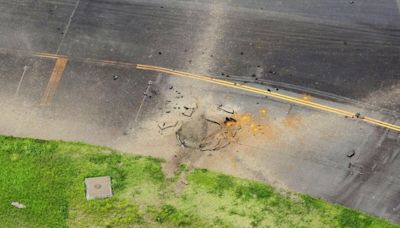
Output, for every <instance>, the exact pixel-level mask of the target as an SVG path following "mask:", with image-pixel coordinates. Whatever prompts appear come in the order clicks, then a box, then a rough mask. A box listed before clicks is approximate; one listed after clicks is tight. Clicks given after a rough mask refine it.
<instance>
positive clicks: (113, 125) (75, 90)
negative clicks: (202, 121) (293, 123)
mask: <svg viewBox="0 0 400 228" xmlns="http://www.w3.org/2000/svg"><path fill="white" fill-rule="evenodd" d="M17 50H28V51H35V52H46V53H52V54H55V53H57V54H60V55H66V56H68V59H69V62H68V64H67V67H66V69H65V71H64V73H63V75H62V79H61V82H60V84H59V86H58V88H57V90H56V93H55V96H54V99H53V100H52V103H51V105H50V106H46V107H43V106H40V105H39V104H40V100H41V98H42V96H43V93H44V90H45V88H46V86H47V83H48V80H49V77H50V75H51V73H52V71H53V67H54V63H55V60H54V59H47V58H38V57H35V56H33V55H31V54H29V53H25V54H21V53H20V52H17ZM399 53H400V11H399V8H398V5H397V2H396V1H395V0H384V1H379V2H376V1H372V0H368V1H354V3H353V4H350V3H349V1H344V0H343V1H329V0H324V1H314V0H302V1H296V2H293V1H287V2H283V1H273V0H269V1H260V0H252V1H242V0H232V1H219V3H214V1H208V0H197V1H189V0H187V1H183V0H182V1H149V0H147V1H144V0H143V1H140V0H119V1H115V0H113V1H111V0H104V1H91V0H78V1H72V0H71V1H28V0H24V1H5V0H4V1H3V0H2V1H0V107H1V114H0V133H1V134H7V135H15V136H28V137H38V138H46V139H64V140H74V141H85V142H88V143H94V144H101V145H107V146H111V147H113V148H118V149H124V150H125V151H127V152H132V153H138V154H146V155H152V156H158V157H162V158H165V159H166V160H168V159H170V158H171V157H173V156H174V154H175V153H176V150H177V145H176V141H175V138H174V135H172V138H171V135H170V134H166V135H160V134H159V133H158V128H157V127H156V126H157V123H158V122H160V121H161V120H164V119H167V120H168V119H170V118H172V119H173V118H175V117H174V116H179V118H182V116H181V115H180V112H181V111H180V109H182V108H183V105H184V104H186V103H185V102H191V101H192V100H196V99H197V100H200V101H201V100H203V101H204V102H205V103H204V102H203V105H202V106H201V107H202V108H200V109H199V110H202V112H204V113H206V114H209V115H214V114H215V113H213V112H211V111H207V109H211V108H212V107H214V106H215V105H217V104H218V103H222V102H223V103H229V104H231V105H232V106H235V107H237V110H239V111H240V112H251V113H256V112H257V110H258V109H259V108H261V107H264V106H265V107H268V109H269V110H270V117H269V119H268V121H270V123H271V124H273V126H275V125H276V128H277V129H279V130H278V131H277V132H278V133H276V135H278V136H277V138H278V139H277V140H275V141H270V138H268V140H266V141H265V142H263V143H260V141H257V140H259V139H257V138H255V139H253V138H251V137H249V138H248V139H247V138H246V140H247V141H243V142H240V144H237V145H236V144H235V146H234V147H231V148H230V150H229V151H230V152H235V151H237V153H214V154H212V156H211V157H210V156H208V155H206V156H202V157H200V159H197V160H195V161H193V164H194V165H197V166H199V167H206V168H210V169H213V170H218V171H222V172H226V173H230V174H234V175H238V176H243V177H248V178H253V179H258V180H262V181H267V182H269V183H273V184H275V185H276V186H283V187H285V188H288V189H290V190H293V191H300V192H305V193H308V194H311V195H314V196H318V197H323V198H325V199H327V200H330V201H332V202H338V203H341V204H344V205H346V206H349V207H353V208H357V209H361V210H364V211H366V212H369V213H372V214H375V215H379V216H383V217H385V218H389V219H391V220H392V221H395V222H400V217H399V214H398V210H399V205H400V198H399V197H398V193H399V190H400V186H399V184H400V182H399V180H398V175H397V173H398V168H397V167H398V163H399V161H400V160H399V158H398V153H399V152H400V151H399V148H400V142H399V133H396V132H393V131H386V130H384V129H382V128H378V127H373V126H370V125H366V124H364V123H360V122H357V121H354V120H352V119H344V118H342V117H337V116H332V115H331V114H325V113H321V112H317V111H314V110H310V109H305V108H302V107H299V106H290V105H289V104H287V103H283V102H278V101H275V100H272V99H265V98H264V97H258V96H253V95H250V94H246V93H242V92H237V91H232V90H227V89H224V88H220V87H218V86H215V85H212V86H210V85H207V84H203V83H198V82H193V81H187V80H183V79H171V78H168V77H167V76H166V75H163V74H158V73H153V72H145V71H140V70H136V69H134V67H133V66H121V65H113V64H107V63H104V62H103V63H93V62H88V61H84V59H85V58H92V59H100V60H115V61H124V62H130V63H143V64H152V65H158V66H165V67H169V68H176V69H182V70H186V71H189V72H196V73H205V74H210V75H214V76H218V77H224V78H226V79H234V80H238V81H248V82H264V83H266V84H269V85H278V86H279V87H280V88H281V91H282V92H283V93H287V94H291V95H293V96H301V95H302V94H303V93H307V94H314V95H313V96H314V98H313V99H316V100H317V101H318V102H322V103H324V104H329V105H333V106H335V107H341V108H344V109H346V110H351V111H359V110H361V111H362V112H363V113H368V114H369V115H371V116H374V117H377V118H379V119H383V120H387V121H390V122H392V123H394V122H396V121H398V120H399V116H398V112H400V101H399V99H398V97H399V96H398V95H399V91H400V74H399V72H400V64H399V62H400V54H399ZM114 75H118V79H117V80H114V78H113V76H114ZM228 75H229V77H227V76H228ZM149 80H151V81H152V82H153V84H152V85H151V86H148V82H149ZM170 86H173V87H174V89H172V90H170V89H169V88H170ZM268 88H272V87H271V86H270V87H268ZM146 91H147V92H148V94H147V96H145V95H144V93H145V92H146ZM176 91H179V92H180V93H181V94H182V96H184V98H177V97H179V96H178V94H177V92H176ZM295 92H296V93H295ZM315 96H318V97H320V98H321V99H319V98H315ZM228 97H231V98H228ZM322 98H324V99H322ZM325 98H328V99H325ZM167 101H170V102H167ZM386 101H390V102H386ZM167 103H168V104H167ZM204 104H206V105H204ZM368 105H371V106H373V107H374V110H370V109H369V107H370V106H368ZM174 107H175V109H174ZM376 107H382V108H385V110H383V109H381V108H376ZM178 108H180V109H178ZM205 108H206V109H205ZM289 110H290V112H292V113H294V114H296V115H298V116H301V119H302V121H301V124H300V127H299V128H296V127H294V128H291V127H287V126H286V127H285V125H284V124H282V123H281V122H282V120H284V119H285V118H287V117H288V112H289ZM167 111H170V113H166V112H167ZM223 115H226V114H215V116H216V117H219V118H222V117H223ZM157 121H158V122H157ZM179 121H191V119H185V118H183V119H179ZM397 124H399V123H397ZM273 135H274V136H276V135H275V134H273ZM252 140H253V141H252ZM254 140H255V141H254ZM155 142H157V143H155ZM254 145H256V146H254ZM299 145H301V146H299ZM353 149H354V150H356V156H355V157H354V158H352V159H349V158H348V157H346V154H347V153H348V152H349V150H353ZM229 151H228V152H229ZM228 161H233V162H228ZM349 162H352V163H353V164H354V166H351V167H350V168H349V167H348V164H349Z"/></svg>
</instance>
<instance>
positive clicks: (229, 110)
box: [218, 104, 235, 114]
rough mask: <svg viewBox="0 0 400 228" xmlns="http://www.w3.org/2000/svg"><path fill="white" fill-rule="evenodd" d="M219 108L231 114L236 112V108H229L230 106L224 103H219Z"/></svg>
mask: <svg viewBox="0 0 400 228" xmlns="http://www.w3.org/2000/svg"><path fill="white" fill-rule="evenodd" d="M218 110H221V111H224V112H226V113H229V114H235V110H233V109H232V108H229V107H225V106H223V105H222V104H220V105H218Z"/></svg>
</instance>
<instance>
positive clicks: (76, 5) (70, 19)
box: [56, 0, 81, 55]
mask: <svg viewBox="0 0 400 228" xmlns="http://www.w3.org/2000/svg"><path fill="white" fill-rule="evenodd" d="M80 1H81V0H78V1H76V3H75V8H74V10H72V13H71V15H70V16H69V19H68V23H67V26H65V29H64V33H63V36H62V38H61V41H60V44H59V45H58V48H57V51H56V55H58V53H59V52H60V49H61V45H62V43H63V41H64V38H65V36H66V35H67V32H68V29H69V26H70V25H71V21H72V18H73V17H74V15H75V12H76V10H77V9H78V6H79V3H80Z"/></svg>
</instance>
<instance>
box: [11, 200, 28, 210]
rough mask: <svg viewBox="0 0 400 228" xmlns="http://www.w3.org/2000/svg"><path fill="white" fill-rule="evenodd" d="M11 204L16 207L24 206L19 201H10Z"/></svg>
mask: <svg viewBox="0 0 400 228" xmlns="http://www.w3.org/2000/svg"><path fill="white" fill-rule="evenodd" d="M11 205H12V206H14V207H15V208H18V209H22V208H26V206H25V205H23V204H22V203H19V202H12V203H11Z"/></svg>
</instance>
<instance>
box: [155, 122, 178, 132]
mask: <svg viewBox="0 0 400 228" xmlns="http://www.w3.org/2000/svg"><path fill="white" fill-rule="evenodd" d="M177 125H178V121H176V122H175V123H174V124H171V123H169V124H168V123H166V122H163V124H162V125H161V126H160V124H158V128H160V130H162V131H163V130H165V129H168V128H173V127H176V126H177Z"/></svg>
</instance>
